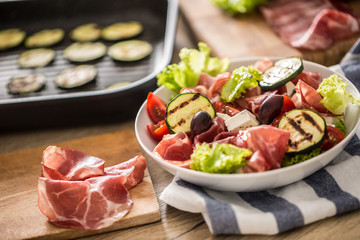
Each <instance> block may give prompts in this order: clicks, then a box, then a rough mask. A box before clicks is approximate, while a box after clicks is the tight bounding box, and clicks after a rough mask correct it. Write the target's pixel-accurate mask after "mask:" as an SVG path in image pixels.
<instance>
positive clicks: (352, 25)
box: [261, 0, 360, 50]
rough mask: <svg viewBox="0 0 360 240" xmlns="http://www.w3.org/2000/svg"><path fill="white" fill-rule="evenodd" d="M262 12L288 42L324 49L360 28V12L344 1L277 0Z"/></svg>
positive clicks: (309, 48)
mask: <svg viewBox="0 0 360 240" xmlns="http://www.w3.org/2000/svg"><path fill="white" fill-rule="evenodd" d="M261 12H262V14H263V16H264V17H265V19H266V21H267V22H268V23H269V25H270V26H271V27H272V28H273V30H274V31H275V32H276V33H277V34H278V35H279V36H280V37H281V39H282V40H283V41H284V42H286V43H287V44H289V45H290V46H293V47H295V48H300V49H308V50H324V49H327V48H329V47H330V46H331V45H332V44H333V42H334V41H335V40H339V39H345V38H348V37H351V36H353V35H354V34H355V33H357V32H359V31H360V18H359V16H357V15H356V14H355V13H354V12H353V11H352V10H351V8H350V7H349V5H348V4H347V3H344V2H341V3H340V1H330V0H275V1H271V2H269V4H268V5H267V6H264V7H262V8H261Z"/></svg>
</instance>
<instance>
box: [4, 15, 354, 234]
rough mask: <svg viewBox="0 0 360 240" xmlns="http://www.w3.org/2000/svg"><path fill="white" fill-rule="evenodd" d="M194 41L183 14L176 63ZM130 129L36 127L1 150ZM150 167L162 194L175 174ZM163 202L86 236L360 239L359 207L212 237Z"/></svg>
mask: <svg viewBox="0 0 360 240" xmlns="http://www.w3.org/2000/svg"><path fill="white" fill-rule="evenodd" d="M194 43H195V42H194V41H193V39H192V38H191V37H190V36H189V32H188V31H187V29H186V27H184V25H183V23H182V19H181V16H180V19H179V23H178V29H177V35H176V42H175V46H174V58H173V62H177V61H178V58H177V55H178V52H179V49H181V48H182V47H194V46H195V45H196V44H194ZM126 129H132V130H133V129H134V120H130V121H127V122H119V123H111V122H110V123H98V124H93V125H87V126H71V127H62V128H45V129H32V130H24V131H19V132H8V133H0V153H7V152H11V151H16V150H21V149H26V148H32V147H37V146H41V145H47V144H54V143H57V142H62V141H66V140H71V139H76V138H81V137H86V136H93V135H98V134H103V133H110V132H114V131H122V130H126ZM139 149H140V147H139ZM0 164H1V159H0ZM148 169H149V172H150V176H151V179H152V181H153V184H154V189H155V192H156V195H157V197H158V196H159V195H160V194H161V192H162V191H163V189H164V188H165V187H166V186H167V185H168V184H169V183H170V182H171V180H172V178H173V176H172V175H170V174H168V173H167V172H165V171H164V170H163V169H162V168H159V167H158V166H157V165H156V163H154V162H149V163H148ZM159 205H160V211H161V221H158V222H155V223H151V224H148V225H144V226H138V227H132V228H129V229H124V230H118V231H115V232H110V233H105V234H99V235H95V236H92V237H87V238H86V239H123V240H126V239H131V240H135V239H243V240H247V239H284V238H286V239H297V240H299V239H327V240H331V239H336V240H337V239H342V240H346V239H360V211H359V210H358V211H354V212H351V213H348V214H344V215H341V216H337V217H332V218H328V219H325V220H322V221H318V222H316V223H313V224H310V225H307V226H305V227H302V228H299V229H295V230H291V231H288V232H285V233H282V234H279V235H275V236H261V235H246V236H232V235H231V236H212V235H211V233H210V232H209V230H208V227H207V225H206V224H205V222H204V219H203V217H202V215H201V214H193V213H188V212H183V211H180V210H177V209H175V208H173V207H171V206H168V205H166V204H165V203H164V202H162V201H159ZM0 215H1V213H0ZM29 221H31V219H29ZM0 227H1V226H0Z"/></svg>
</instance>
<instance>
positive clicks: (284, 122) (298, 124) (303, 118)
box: [278, 109, 327, 153]
mask: <svg viewBox="0 0 360 240" xmlns="http://www.w3.org/2000/svg"><path fill="white" fill-rule="evenodd" d="M278 127H279V128H281V129H284V130H288V131H289V132H290V139H289V145H288V149H287V153H307V152H310V151H311V150H313V149H315V148H317V147H319V146H320V145H321V144H322V142H323V141H324V139H325V137H326V135H327V126H326V122H325V119H324V118H323V117H322V116H321V115H319V114H318V113H316V112H314V111H312V110H307V109H293V110H291V111H289V112H287V113H286V114H284V116H283V117H282V118H281V119H280V121H279V124H278Z"/></svg>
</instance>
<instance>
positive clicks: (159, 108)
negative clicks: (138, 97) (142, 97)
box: [146, 92, 166, 123]
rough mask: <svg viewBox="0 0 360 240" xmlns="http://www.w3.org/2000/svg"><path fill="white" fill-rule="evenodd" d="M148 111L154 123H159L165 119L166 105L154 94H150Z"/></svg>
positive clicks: (147, 103) (147, 105)
mask: <svg viewBox="0 0 360 240" xmlns="http://www.w3.org/2000/svg"><path fill="white" fill-rule="evenodd" d="M146 110H147V113H148V115H149V117H150V119H151V121H152V122H153V123H158V122H160V121H161V120H164V119H165V114H166V104H165V102H164V101H163V100H162V99H161V98H159V97H158V96H156V95H155V94H153V93H152V92H149V94H148V96H147V102H146Z"/></svg>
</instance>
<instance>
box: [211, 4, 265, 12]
mask: <svg viewBox="0 0 360 240" xmlns="http://www.w3.org/2000/svg"><path fill="white" fill-rule="evenodd" d="M211 2H213V3H214V4H215V5H216V6H218V7H219V8H221V9H223V10H224V11H226V12H227V13H229V14H230V15H236V14H239V13H250V12H253V11H254V10H255V8H256V7H257V6H259V5H261V4H265V3H267V0H211Z"/></svg>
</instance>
